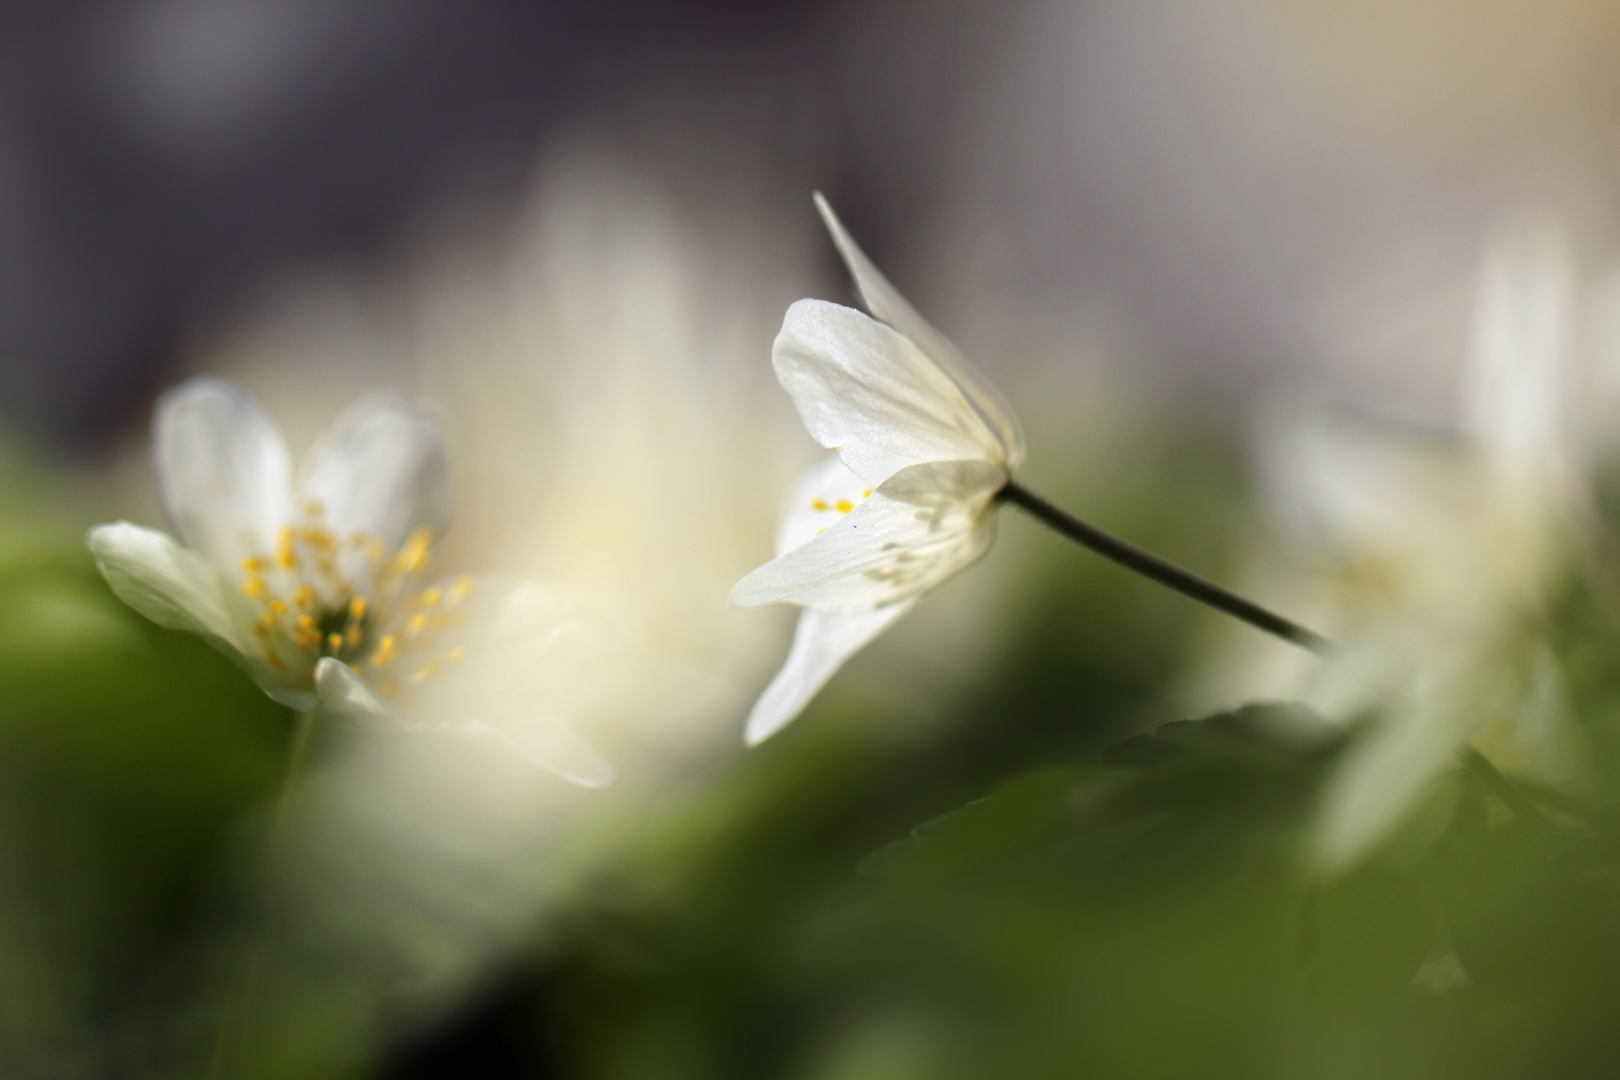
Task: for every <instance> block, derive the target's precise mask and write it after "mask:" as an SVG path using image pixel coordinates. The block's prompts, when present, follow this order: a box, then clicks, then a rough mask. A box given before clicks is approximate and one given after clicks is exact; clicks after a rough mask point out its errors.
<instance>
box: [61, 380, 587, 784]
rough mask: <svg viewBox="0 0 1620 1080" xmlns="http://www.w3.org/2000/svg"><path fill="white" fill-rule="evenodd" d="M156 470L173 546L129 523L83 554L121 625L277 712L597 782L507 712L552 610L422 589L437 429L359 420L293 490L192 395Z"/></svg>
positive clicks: (468, 580)
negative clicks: (120, 612)
mask: <svg viewBox="0 0 1620 1080" xmlns="http://www.w3.org/2000/svg"><path fill="white" fill-rule="evenodd" d="M153 458H154V465H155V468H156V470H157V475H158V482H159V486H160V488H161V491H162V496H163V501H164V505H165V508H166V509H167V511H168V514H169V518H170V520H171V521H172V522H173V524H174V528H175V531H176V532H177V533H178V534H179V536H180V541H181V542H176V541H175V540H174V539H173V538H172V537H170V536H168V535H166V534H165V533H162V532H159V531H157V530H154V529H147V528H143V527H141V526H138V525H132V524H130V523H129V522H124V521H120V522H116V523H114V524H110V525H98V526H96V527H95V528H93V529H91V530H90V535H89V538H88V543H89V546H90V550H91V551H92V552H93V553H94V555H95V557H96V563H97V565H98V566H99V567H100V569H101V572H102V574H103V576H105V577H106V579H107V582H108V584H110V585H111V586H112V588H113V591H114V592H116V593H117V594H118V595H119V596H120V597H121V598H122V599H123V600H124V601H125V602H126V603H128V604H129V605H130V606H131V607H133V608H135V609H136V610H137V611H139V612H140V613H141V614H143V615H145V616H146V617H147V618H149V619H151V620H152V621H153V622H156V623H158V624H159V625H162V626H166V627H170V628H172V629H177V630H186V631H189V632H191V633H195V634H198V635H201V636H202V637H203V638H204V639H206V640H207V641H209V642H210V643H211V644H213V645H215V646H216V647H217V648H219V649H220V650H221V651H223V652H224V653H225V654H226V655H227V656H230V657H231V658H232V659H234V660H235V661H236V662H237V663H239V664H240V665H241V666H242V667H243V668H245V669H246V670H247V671H248V673H249V674H250V675H252V676H253V678H254V680H255V681H256V682H257V683H258V684H259V686H260V687H262V688H263V689H264V691H265V693H267V694H269V695H270V696H271V697H272V698H274V699H275V700H277V701H278V702H281V703H282V704H284V705H287V706H288V707H290V708H294V709H300V710H307V709H316V708H318V709H320V710H322V711H323V712H326V713H330V714H340V715H346V716H349V717H352V718H357V719H361V720H375V721H384V722H389V723H392V724H394V725H396V726H401V727H406V728H423V729H426V728H438V729H453V730H458V731H461V732H465V733H467V734H471V735H474V736H478V737H482V738H486V739H489V740H493V741H499V742H501V743H504V744H505V745H506V746H507V747H508V748H510V749H513V750H516V751H518V752H520V753H522V754H523V755H524V756H526V757H528V758H530V759H532V760H533V761H535V762H536V763H537V764H540V765H543V766H545V767H547V768H550V769H553V770H555V771H556V772H558V773H560V774H562V775H563V776H565V777H567V778H569V779H571V780H574V781H576V782H579V783H583V784H589V785H595V784H602V783H606V782H607V781H608V780H610V779H611V777H612V768H611V766H609V765H608V764H607V762H605V761H604V760H602V759H601V758H600V757H599V756H598V755H597V754H596V752H595V751H594V750H592V749H591V748H590V747H589V746H587V745H586V744H585V743H584V742H583V741H581V740H580V739H579V738H578V736H577V735H574V734H573V733H572V731H571V730H569V729H568V728H567V726H566V725H565V724H563V723H562V722H561V721H559V720H557V719H556V718H554V717H549V716H545V715H533V714H530V713H526V712H525V711H523V710H521V709H519V708H517V707H516V706H514V705H513V704H511V703H509V702H508V701H507V700H506V698H505V689H506V688H505V686H504V685H503V682H505V681H509V679H507V677H508V676H510V675H513V674H515V673H516V672H518V671H519V670H521V668H522V667H523V666H524V664H525V662H527V661H531V660H533V659H535V658H537V657H538V655H539V654H540V653H542V652H543V651H544V650H545V649H546V647H547V646H548V645H549V644H550V643H551V642H552V641H553V640H554V639H555V638H556V637H557V636H558V635H559V634H560V633H563V632H565V630H566V628H567V627H568V625H569V619H568V616H567V613H566V612H564V611H563V609H562V607H561V606H560V605H559V604H557V603H556V602H555V601H553V600H552V599H551V598H549V597H547V596H546V595H545V594H544V593H543V592H542V591H540V590H539V589H537V588H536V587H534V586H532V585H526V584H524V583H521V582H512V581H505V580H501V579H492V578H474V577H465V576H464V577H457V578H452V579H447V580H440V581H429V580H428V579H427V576H426V575H427V570H428V566H429V561H430V556H431V550H432V546H433V540H434V537H435V534H436V532H438V531H440V530H442V528H443V526H444V522H445V520H446V518H447V516H448V513H447V511H448V504H449V483H448V481H449V461H448V455H447V452H446V449H445V445H444V437H443V433H442V432H441V430H440V427H439V424H438V423H437V421H436V420H435V419H434V418H433V417H432V416H431V415H429V414H427V413H425V412H423V411H421V410H418V409H414V408H411V407H409V406H407V405H404V404H401V403H397V402H393V401H389V400H386V399H380V398H372V399H366V400H363V401H361V402H359V403H358V404H356V405H355V406H353V407H352V408H351V409H350V410H349V411H348V412H346V413H345V414H344V415H343V416H342V417H341V418H340V419H339V421H338V422H337V424H336V426H335V427H334V429H333V430H332V431H331V432H330V433H329V434H328V435H327V436H326V437H325V438H324V439H322V440H321V441H320V442H319V443H318V444H317V445H316V447H315V448H314V450H313V451H312V452H311V453H310V454H309V456H308V457H307V458H306V460H305V461H304V462H303V468H302V469H301V470H300V471H299V473H298V475H297V476H296V478H295V477H294V474H293V470H292V464H291V458H290V456H289V454H288V451H287V447H286V444H285V442H284V441H283V439H282V437H281V433H280V432H279V431H277V430H276V428H275V426H274V425H272V424H271V423H270V421H269V420H268V419H267V418H266V417H265V416H264V414H263V413H261V412H260V411H259V409H258V408H257V407H256V406H255V405H254V404H253V402H252V401H251V400H249V399H248V398H247V396H246V395H244V394H243V393H242V392H241V391H240V390H238V389H237V388H236V387H235V386H234V385H233V384H232V383H230V382H228V381H226V380H224V379H219V378H213V377H208V376H199V377H196V378H193V379H190V380H188V381H186V382H184V383H182V384H181V385H179V386H177V387H175V388H173V389H172V390H170V391H168V392H167V393H165V394H164V395H163V396H162V398H161V399H160V400H159V402H158V404H157V408H156V411H155V417H154V423H153Z"/></svg>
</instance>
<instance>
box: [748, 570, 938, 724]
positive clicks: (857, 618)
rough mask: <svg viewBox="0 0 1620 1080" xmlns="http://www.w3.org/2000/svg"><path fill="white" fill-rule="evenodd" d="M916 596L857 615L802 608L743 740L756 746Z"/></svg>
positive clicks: (793, 716) (909, 604)
mask: <svg viewBox="0 0 1620 1080" xmlns="http://www.w3.org/2000/svg"><path fill="white" fill-rule="evenodd" d="M915 602H916V601H915V600H905V601H902V602H901V603H898V604H890V605H889V606H888V607H881V608H878V609H877V610H876V611H865V612H861V613H859V614H856V615H839V614H835V613H834V612H830V611H817V610H815V609H814V608H805V609H804V611H803V612H802V613H801V614H800V615H799V625H798V628H797V629H796V630H795V631H794V632H793V648H792V650H791V651H790V652H789V653H788V658H787V662H786V663H785V664H783V665H782V670H781V671H779V672H777V673H776V678H774V679H772V680H771V685H769V686H767V687H766V688H765V692H764V693H763V694H761V695H760V696H759V700H758V701H757V702H755V703H754V708H753V710H752V711H751V712H750V713H749V714H748V727H747V728H746V729H745V731H744V734H743V740H744V741H745V742H747V744H748V745H749V746H758V745H759V744H760V743H762V742H764V741H765V740H766V739H768V738H770V737H771V736H772V735H775V734H776V733H777V732H778V731H781V730H782V729H783V728H785V727H787V725H788V723H789V722H790V721H792V720H793V719H794V718H795V717H797V716H798V715H799V713H800V712H802V711H803V710H804V707H805V706H806V705H808V704H809V703H810V699H811V698H813V697H815V696H816V692H817V691H818V690H820V689H821V688H822V687H823V686H825V685H826V683H827V680H828V679H830V678H832V677H833V674H834V673H835V672H837V670H838V669H839V668H840V667H842V666H843V665H844V661H845V660H848V659H849V658H850V657H851V656H853V655H854V654H855V652H856V650H858V649H860V648H861V647H862V646H864V645H865V644H866V643H867V642H869V641H871V640H872V639H873V638H875V637H877V636H878V634H880V633H882V632H883V630H884V629H885V628H887V627H888V625H889V624H890V623H892V622H894V621H895V620H896V619H898V618H899V617H900V616H902V615H904V614H905V613H906V612H908V611H910V610H911V605H912V604H914V603H915Z"/></svg>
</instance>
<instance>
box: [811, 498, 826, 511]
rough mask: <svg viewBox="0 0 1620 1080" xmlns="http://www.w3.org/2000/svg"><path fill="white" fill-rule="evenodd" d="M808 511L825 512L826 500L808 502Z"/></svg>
mask: <svg viewBox="0 0 1620 1080" xmlns="http://www.w3.org/2000/svg"><path fill="white" fill-rule="evenodd" d="M810 509H812V510H825V509H827V500H826V499H811V500H810Z"/></svg>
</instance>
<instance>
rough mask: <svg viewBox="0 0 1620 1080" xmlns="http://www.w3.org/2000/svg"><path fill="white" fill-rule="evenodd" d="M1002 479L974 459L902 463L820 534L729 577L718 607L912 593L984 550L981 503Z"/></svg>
mask: <svg viewBox="0 0 1620 1080" xmlns="http://www.w3.org/2000/svg"><path fill="white" fill-rule="evenodd" d="M1006 482H1007V474H1006V473H1005V472H1003V471H1002V470H1001V469H1000V468H998V467H997V466H995V465H991V464H988V463H987V462H983V461H934V462H928V463H926V464H922V465H913V466H910V467H909V468H905V469H902V470H900V471H899V472H897V473H895V474H894V476H892V477H890V478H889V479H888V480H886V481H884V483H882V484H881V485H879V486H878V488H877V490H876V491H874V492H873V493H872V496H871V498H869V499H867V500H866V502H864V503H863V504H861V505H860V506H859V507H857V508H856V509H855V511H854V512H853V513H851V514H849V515H848V516H846V517H845V518H844V519H843V520H841V521H839V522H838V523H837V524H835V525H833V526H832V527H831V528H829V529H828V530H827V531H826V532H825V533H823V534H822V535H821V536H819V537H817V538H816V539H814V540H812V541H810V542H809V543H808V544H805V545H804V546H803V547H801V548H797V549H795V550H793V551H790V552H788V553H787V554H786V555H783V556H781V557H779V558H776V559H772V560H771V561H770V562H768V563H766V564H765V565H764V566H761V567H760V568H759V569H757V570H755V571H754V572H753V573H751V574H749V575H748V576H747V577H745V578H743V579H742V580H741V581H739V582H738V583H737V584H736V586H735V587H734V588H733V589H732V590H731V597H730V599H729V600H728V603H729V604H731V606H733V607H753V606H755V605H757V604H774V603H777V602H779V601H784V600H786V601H792V602H793V603H796V604H803V605H805V606H807V607H818V608H823V609H825V610H828V611H837V612H844V613H846V614H854V613H856V612H862V611H871V610H872V609H874V608H878V607H882V606H885V605H887V604H893V603H897V602H898V601H901V600H905V599H908V598H910V597H913V596H917V595H919V594H921V593H923V592H926V591H927V590H928V589H931V588H933V587H934V586H935V585H938V584H939V583H940V582H942V581H944V580H945V579H946V578H948V577H950V576H951V575H953V574H955V573H956V572H957V571H959V570H961V569H962V568H963V567H965V566H967V565H968V564H969V563H971V562H973V561H974V560H975V559H977V558H978V557H979V556H981V555H983V554H984V553H985V551H986V550H988V549H989V547H990V543H991V541H992V540H993V539H994V538H995V514H994V512H993V510H994V508H993V506H992V505H991V500H992V499H993V498H994V497H995V494H996V492H997V491H999V490H1001V487H1002V486H1003V485H1004V484H1005V483H1006Z"/></svg>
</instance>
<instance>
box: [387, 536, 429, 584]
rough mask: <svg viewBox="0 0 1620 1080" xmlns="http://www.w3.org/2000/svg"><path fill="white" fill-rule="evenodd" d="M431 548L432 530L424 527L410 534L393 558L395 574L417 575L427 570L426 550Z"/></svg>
mask: <svg viewBox="0 0 1620 1080" xmlns="http://www.w3.org/2000/svg"><path fill="white" fill-rule="evenodd" d="M432 546H433V530H432V529H429V528H427V527H426V526H424V527H422V528H419V529H417V530H415V531H414V532H412V533H411V535H410V538H409V539H407V540H406V541H405V545H404V546H403V547H401V548H400V549H399V553H398V554H397V555H395V556H394V572H395V573H396V574H417V573H421V572H422V571H423V570H424V569H426V568H427V561H428V548H430V547H432Z"/></svg>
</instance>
